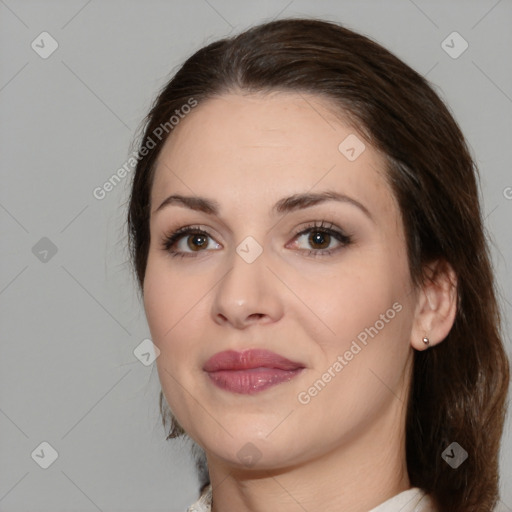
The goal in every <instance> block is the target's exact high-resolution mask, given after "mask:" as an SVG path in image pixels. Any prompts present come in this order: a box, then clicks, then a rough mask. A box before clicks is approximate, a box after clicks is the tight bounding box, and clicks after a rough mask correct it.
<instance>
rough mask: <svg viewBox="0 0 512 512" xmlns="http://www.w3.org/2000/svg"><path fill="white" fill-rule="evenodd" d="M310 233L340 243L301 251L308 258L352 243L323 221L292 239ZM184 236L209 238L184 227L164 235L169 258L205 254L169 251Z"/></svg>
mask: <svg viewBox="0 0 512 512" xmlns="http://www.w3.org/2000/svg"><path fill="white" fill-rule="evenodd" d="M310 232H313V233H315V232H317V233H323V234H327V235H330V236H332V237H334V238H335V239H336V240H338V242H340V243H341V245H340V246H338V247H336V248H334V249H309V250H308V249H303V250H302V251H303V252H307V255H308V256H313V257H318V256H329V255H330V254H332V253H334V252H337V251H339V250H340V249H342V248H343V247H347V246H348V245H350V244H351V243H352V236H350V235H346V234H345V233H343V232H342V231H341V230H338V229H334V224H332V223H330V222H327V221H323V220H322V221H321V222H320V223H317V222H314V223H312V224H310V225H308V226H307V227H306V228H305V229H301V230H300V231H299V232H297V233H295V235H294V239H295V238H297V237H299V236H302V235H305V234H307V233H310ZM185 235H205V236H207V237H210V234H209V233H208V232H207V231H204V230H203V229H201V228H200V227H199V226H185V227H183V228H180V229H177V230H176V231H173V232H171V233H168V234H165V235H164V237H163V238H162V249H163V250H164V251H166V252H167V253H169V255H170V256H172V257H180V258H184V257H185V258H189V257H192V258H195V257H197V254H198V253H200V252H205V251H204V250H202V251H197V252H196V253H195V254H194V252H179V251H175V250H171V249H172V247H173V246H174V245H175V244H176V242H178V241H179V240H180V239H181V238H183V237H184V236H185ZM210 238H211V237H210Z"/></svg>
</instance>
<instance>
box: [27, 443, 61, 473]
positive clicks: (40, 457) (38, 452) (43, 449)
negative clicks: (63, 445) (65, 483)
mask: <svg viewBox="0 0 512 512" xmlns="http://www.w3.org/2000/svg"><path fill="white" fill-rule="evenodd" d="M30 456H31V457H32V459H34V461H35V462H36V463H37V464H38V465H39V466H40V467H42V468H43V469H48V468H49V467H50V466H51V465H52V464H53V463H54V462H55V461H56V460H57V458H58V456H59V454H58V453H57V450H56V449H55V448H54V447H53V446H52V445H51V444H50V443H47V442H46V441H43V442H42V443H41V444H40V445H39V446H38V447H37V448H36V449H35V450H34V451H33V452H32V453H31V454H30Z"/></svg>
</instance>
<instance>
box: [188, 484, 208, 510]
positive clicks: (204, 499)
mask: <svg viewBox="0 0 512 512" xmlns="http://www.w3.org/2000/svg"><path fill="white" fill-rule="evenodd" d="M211 509H212V486H211V484H210V485H208V486H207V487H205V488H204V490H203V492H202V493H201V496H200V497H199V499H198V500H197V501H195V502H194V503H192V505H190V507H188V508H187V512H211Z"/></svg>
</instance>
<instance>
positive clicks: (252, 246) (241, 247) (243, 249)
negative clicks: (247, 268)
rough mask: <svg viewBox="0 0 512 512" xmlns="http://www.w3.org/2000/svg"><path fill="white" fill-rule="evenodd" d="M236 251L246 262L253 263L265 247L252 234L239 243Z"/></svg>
mask: <svg viewBox="0 0 512 512" xmlns="http://www.w3.org/2000/svg"><path fill="white" fill-rule="evenodd" d="M236 252H237V253H238V255H239V256H240V257H241V258H242V259H243V260H244V261H245V262H246V263H252V262H253V261H254V260H256V258H257V257H258V256H259V255H260V254H261V253H262V252H263V247H261V245H260V244H259V243H258V242H257V241H256V240H255V239H254V238H253V237H252V236H248V237H247V238H244V240H242V242H240V243H239V244H238V246H237V248H236Z"/></svg>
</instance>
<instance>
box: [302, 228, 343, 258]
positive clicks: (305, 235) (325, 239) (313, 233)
mask: <svg viewBox="0 0 512 512" xmlns="http://www.w3.org/2000/svg"><path fill="white" fill-rule="evenodd" d="M296 239H297V243H298V242H299V241H300V240H301V239H305V240H306V243H307V244H308V245H309V247H312V248H313V249H308V248H305V250H306V251H308V254H311V255H318V254H319V255H322V254H331V253H333V252H335V251H337V250H338V249H340V248H342V247H344V246H347V245H348V244H350V242H351V238H350V237H349V236H347V235H345V234H343V233H341V232H340V231H336V230H334V229H329V228H322V229H319V228H316V227H312V228H308V229H306V230H304V231H301V232H300V233H298V234H297V236H296ZM333 241H337V242H338V245H337V247H334V248H333V247H331V248H330V249H329V248H328V247H329V246H330V245H331V243H332V242H333ZM299 245H300V244H299Z"/></svg>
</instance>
